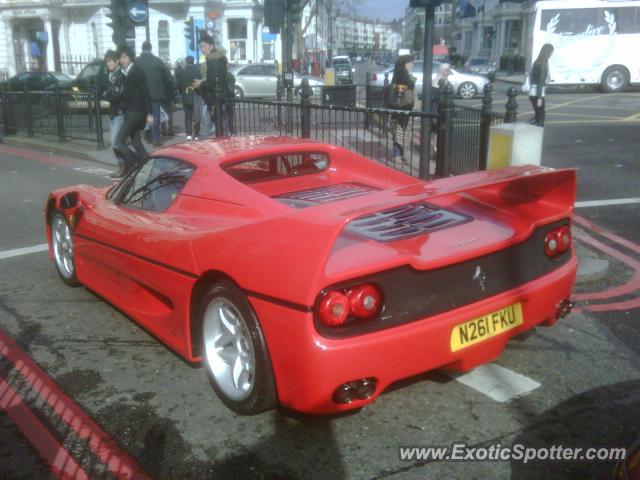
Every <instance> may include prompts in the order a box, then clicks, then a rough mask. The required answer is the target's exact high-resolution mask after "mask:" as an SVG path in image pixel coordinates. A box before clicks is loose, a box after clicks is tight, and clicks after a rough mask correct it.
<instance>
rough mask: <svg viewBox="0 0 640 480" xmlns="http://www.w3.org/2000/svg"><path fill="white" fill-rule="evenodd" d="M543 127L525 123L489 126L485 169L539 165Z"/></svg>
mask: <svg viewBox="0 0 640 480" xmlns="http://www.w3.org/2000/svg"><path fill="white" fill-rule="evenodd" d="M543 132H544V129H543V128H541V127H536V126H533V125H528V124H526V123H504V124H502V125H496V126H493V127H491V130H490V133H489V152H488V155H487V170H491V169H494V168H502V167H509V166H512V165H540V162H541V160H542V134H543Z"/></svg>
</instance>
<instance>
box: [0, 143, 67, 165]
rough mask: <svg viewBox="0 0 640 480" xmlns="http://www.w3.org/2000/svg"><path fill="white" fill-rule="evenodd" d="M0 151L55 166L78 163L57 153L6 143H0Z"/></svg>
mask: <svg viewBox="0 0 640 480" xmlns="http://www.w3.org/2000/svg"><path fill="white" fill-rule="evenodd" d="M0 153H7V154H9V155H13V156H16V157H20V158H26V159H28V160H36V161H38V162H43V163H48V164H50V165H55V166H57V167H73V166H75V165H77V164H78V162H74V161H72V160H67V159H66V158H63V157H59V156H57V155H48V154H46V153H40V152H35V151H33V150H26V149H22V148H14V147H9V146H7V145H0Z"/></svg>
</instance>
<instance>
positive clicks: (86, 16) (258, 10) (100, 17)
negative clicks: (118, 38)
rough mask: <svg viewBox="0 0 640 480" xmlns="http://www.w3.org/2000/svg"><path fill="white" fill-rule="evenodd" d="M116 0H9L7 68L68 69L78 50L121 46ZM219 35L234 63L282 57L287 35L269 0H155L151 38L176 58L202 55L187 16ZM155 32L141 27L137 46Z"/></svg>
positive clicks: (4, 16)
mask: <svg viewBox="0 0 640 480" xmlns="http://www.w3.org/2000/svg"><path fill="white" fill-rule="evenodd" d="M108 13H109V8H108V3H107V2H106V1H100V0H64V1H63V0H48V1H47V0H2V1H1V2H0V38H2V39H3V40H0V71H5V72H7V73H8V74H9V75H13V74H15V73H17V72H20V71H25V70H34V69H42V70H50V71H60V70H61V65H62V64H63V63H64V62H65V59H68V58H71V57H83V58H102V56H103V55H104V53H105V52H106V51H107V50H108V49H112V48H115V45H114V44H113V42H112V31H111V28H109V27H108V26H107V24H108V23H109V22H110V21H111V19H110V18H109V17H107V14H108ZM190 17H193V20H194V23H195V25H196V27H197V28H198V29H202V30H207V31H208V32H209V33H210V34H212V35H213V37H214V39H215V40H216V45H217V46H222V47H223V48H225V50H227V56H228V58H229V61H230V62H232V63H239V64H242V63H250V62H259V61H261V60H265V61H275V60H279V61H280V60H281V59H280V58H279V55H280V51H281V50H280V47H279V42H280V39H279V36H276V35H271V34H269V33H268V30H266V29H264V28H263V21H264V8H263V0H217V1H211V0H192V1H185V2H180V1H170V0H149V34H148V35H149V40H150V41H151V44H152V48H153V53H155V54H156V55H158V56H159V57H160V58H161V59H162V60H164V61H165V62H166V63H168V64H173V63H174V62H175V61H176V60H178V59H179V58H184V57H185V56H186V55H189V54H191V55H194V56H195V55H197V52H195V51H194V50H193V49H191V48H190V45H189V41H188V40H187V38H186V37H185V23H184V22H185V20H187V19H189V18H190ZM146 38H147V32H146V28H145V27H144V26H142V27H136V28H135V31H133V32H131V33H130V38H129V39H128V40H127V41H128V43H130V44H131V46H133V47H134V49H135V51H136V52H140V48H141V45H142V42H143V41H144V40H145V39H146Z"/></svg>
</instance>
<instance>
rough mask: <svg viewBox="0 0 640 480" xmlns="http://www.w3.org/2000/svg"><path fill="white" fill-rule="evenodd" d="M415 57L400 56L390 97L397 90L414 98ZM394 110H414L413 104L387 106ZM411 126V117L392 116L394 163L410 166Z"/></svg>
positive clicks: (402, 115) (403, 115)
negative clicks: (412, 68)
mask: <svg viewBox="0 0 640 480" xmlns="http://www.w3.org/2000/svg"><path fill="white" fill-rule="evenodd" d="M412 62H413V57H412V56H411V55H400V56H399V57H398V59H397V60H396V64H395V68H394V70H393V77H392V79H391V88H392V89H393V90H394V91H390V92H389V95H394V94H396V92H395V91H396V90H400V91H405V90H409V92H406V93H405V95H409V94H410V95H411V96H414V89H415V87H416V80H415V78H414V77H412V76H411V74H410V73H409V72H411V67H412V66H413V65H412ZM387 106H388V107H391V108H393V109H394V110H406V111H407V112H410V111H411V110H413V102H412V103H410V104H407V105H404V106H402V107H398V106H391V105H387ZM408 124H409V115H408V114H406V115H405V114H400V113H394V114H392V115H391V122H390V124H389V128H390V130H391V138H392V140H393V155H394V161H396V160H400V161H402V162H403V163H405V164H408V160H407V158H406V156H405V155H406V154H408V152H409V151H410V150H411V139H412V134H413V132H412V130H411V129H407V127H408Z"/></svg>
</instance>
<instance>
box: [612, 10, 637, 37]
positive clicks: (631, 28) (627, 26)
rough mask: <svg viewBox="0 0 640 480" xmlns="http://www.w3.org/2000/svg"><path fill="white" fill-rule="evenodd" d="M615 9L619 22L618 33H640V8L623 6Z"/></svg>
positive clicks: (617, 21)
mask: <svg viewBox="0 0 640 480" xmlns="http://www.w3.org/2000/svg"><path fill="white" fill-rule="evenodd" d="M611 10H614V11H615V19H616V23H617V24H618V28H617V30H616V31H617V33H620V34H625V33H640V8H639V7H623V8H612V9H611Z"/></svg>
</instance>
